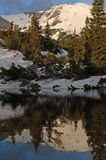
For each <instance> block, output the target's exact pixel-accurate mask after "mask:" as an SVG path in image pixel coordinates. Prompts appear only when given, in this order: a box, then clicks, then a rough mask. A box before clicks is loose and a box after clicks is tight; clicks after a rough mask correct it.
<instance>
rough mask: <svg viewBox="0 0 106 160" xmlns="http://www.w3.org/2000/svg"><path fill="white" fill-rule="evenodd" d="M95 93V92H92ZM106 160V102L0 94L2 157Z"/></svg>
mask: <svg viewBox="0 0 106 160" xmlns="http://www.w3.org/2000/svg"><path fill="white" fill-rule="evenodd" d="M91 95H92V93H91ZM67 159H68V160H106V101H105V94H104V92H100V98H99V99H95V98H93V97H92V96H91V97H90V98H89V97H85V96H82V97H80V96H70V97H50V96H30V95H14V94H9V93H6V94H5V95H2V96H0V160H67Z"/></svg>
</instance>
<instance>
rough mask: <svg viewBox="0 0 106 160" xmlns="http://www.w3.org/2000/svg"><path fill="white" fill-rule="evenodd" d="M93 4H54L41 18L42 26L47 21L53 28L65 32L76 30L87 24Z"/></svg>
mask: <svg viewBox="0 0 106 160" xmlns="http://www.w3.org/2000/svg"><path fill="white" fill-rule="evenodd" d="M90 8H91V6H89V5H87V4H83V3H76V4H60V5H57V6H53V7H52V8H51V9H50V10H48V11H46V12H45V13H44V14H43V15H42V16H41V18H40V24H41V26H45V25H46V23H47V21H48V22H49V24H50V25H51V28H52V29H60V30H62V31H65V32H73V31H74V30H75V29H76V32H77V33H79V32H80V30H81V29H82V28H83V27H84V25H85V20H86V17H87V16H88V17H89V16H91V14H90Z"/></svg>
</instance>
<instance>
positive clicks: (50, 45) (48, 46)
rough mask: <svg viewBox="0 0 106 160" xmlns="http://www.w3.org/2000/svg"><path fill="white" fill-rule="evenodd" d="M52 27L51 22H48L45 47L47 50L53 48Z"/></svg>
mask: <svg viewBox="0 0 106 160" xmlns="http://www.w3.org/2000/svg"><path fill="white" fill-rule="evenodd" d="M51 35H52V34H51V29H50V25H49V23H48V22H47V25H46V27H45V37H44V38H45V44H44V45H45V49H46V50H50V49H51V48H53V47H54V46H53V42H52V39H51Z"/></svg>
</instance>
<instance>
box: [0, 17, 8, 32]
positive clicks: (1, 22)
mask: <svg viewBox="0 0 106 160" xmlns="http://www.w3.org/2000/svg"><path fill="white" fill-rule="evenodd" d="M8 27H9V22H8V21H7V20H6V19H4V18H2V17H0V29H2V30H5V29H7V28H8Z"/></svg>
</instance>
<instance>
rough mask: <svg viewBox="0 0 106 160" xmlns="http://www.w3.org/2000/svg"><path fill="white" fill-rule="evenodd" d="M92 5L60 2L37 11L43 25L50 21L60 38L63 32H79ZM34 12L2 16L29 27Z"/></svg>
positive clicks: (56, 36) (55, 36)
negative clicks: (47, 8)
mask: <svg viewBox="0 0 106 160" xmlns="http://www.w3.org/2000/svg"><path fill="white" fill-rule="evenodd" d="M90 9H91V6H90V5H87V4H84V3H74V4H60V5H55V6H52V7H51V9H49V10H46V11H43V12H37V13H36V14H37V15H38V18H39V23H40V25H41V26H42V28H43V27H45V26H46V24H47V21H48V22H49V24H50V26H51V29H53V30H55V32H54V35H53V38H55V39H56V38H58V36H59V34H60V33H61V32H65V33H73V32H74V30H76V33H77V34H79V33H80V31H81V29H82V28H83V27H84V26H85V20H86V17H90V16H91V13H90ZM31 15H32V13H22V14H14V15H5V16H2V17H3V18H4V19H5V20H8V21H9V22H11V21H13V22H14V24H16V25H19V26H20V27H28V26H29V25H30V22H31Z"/></svg>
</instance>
